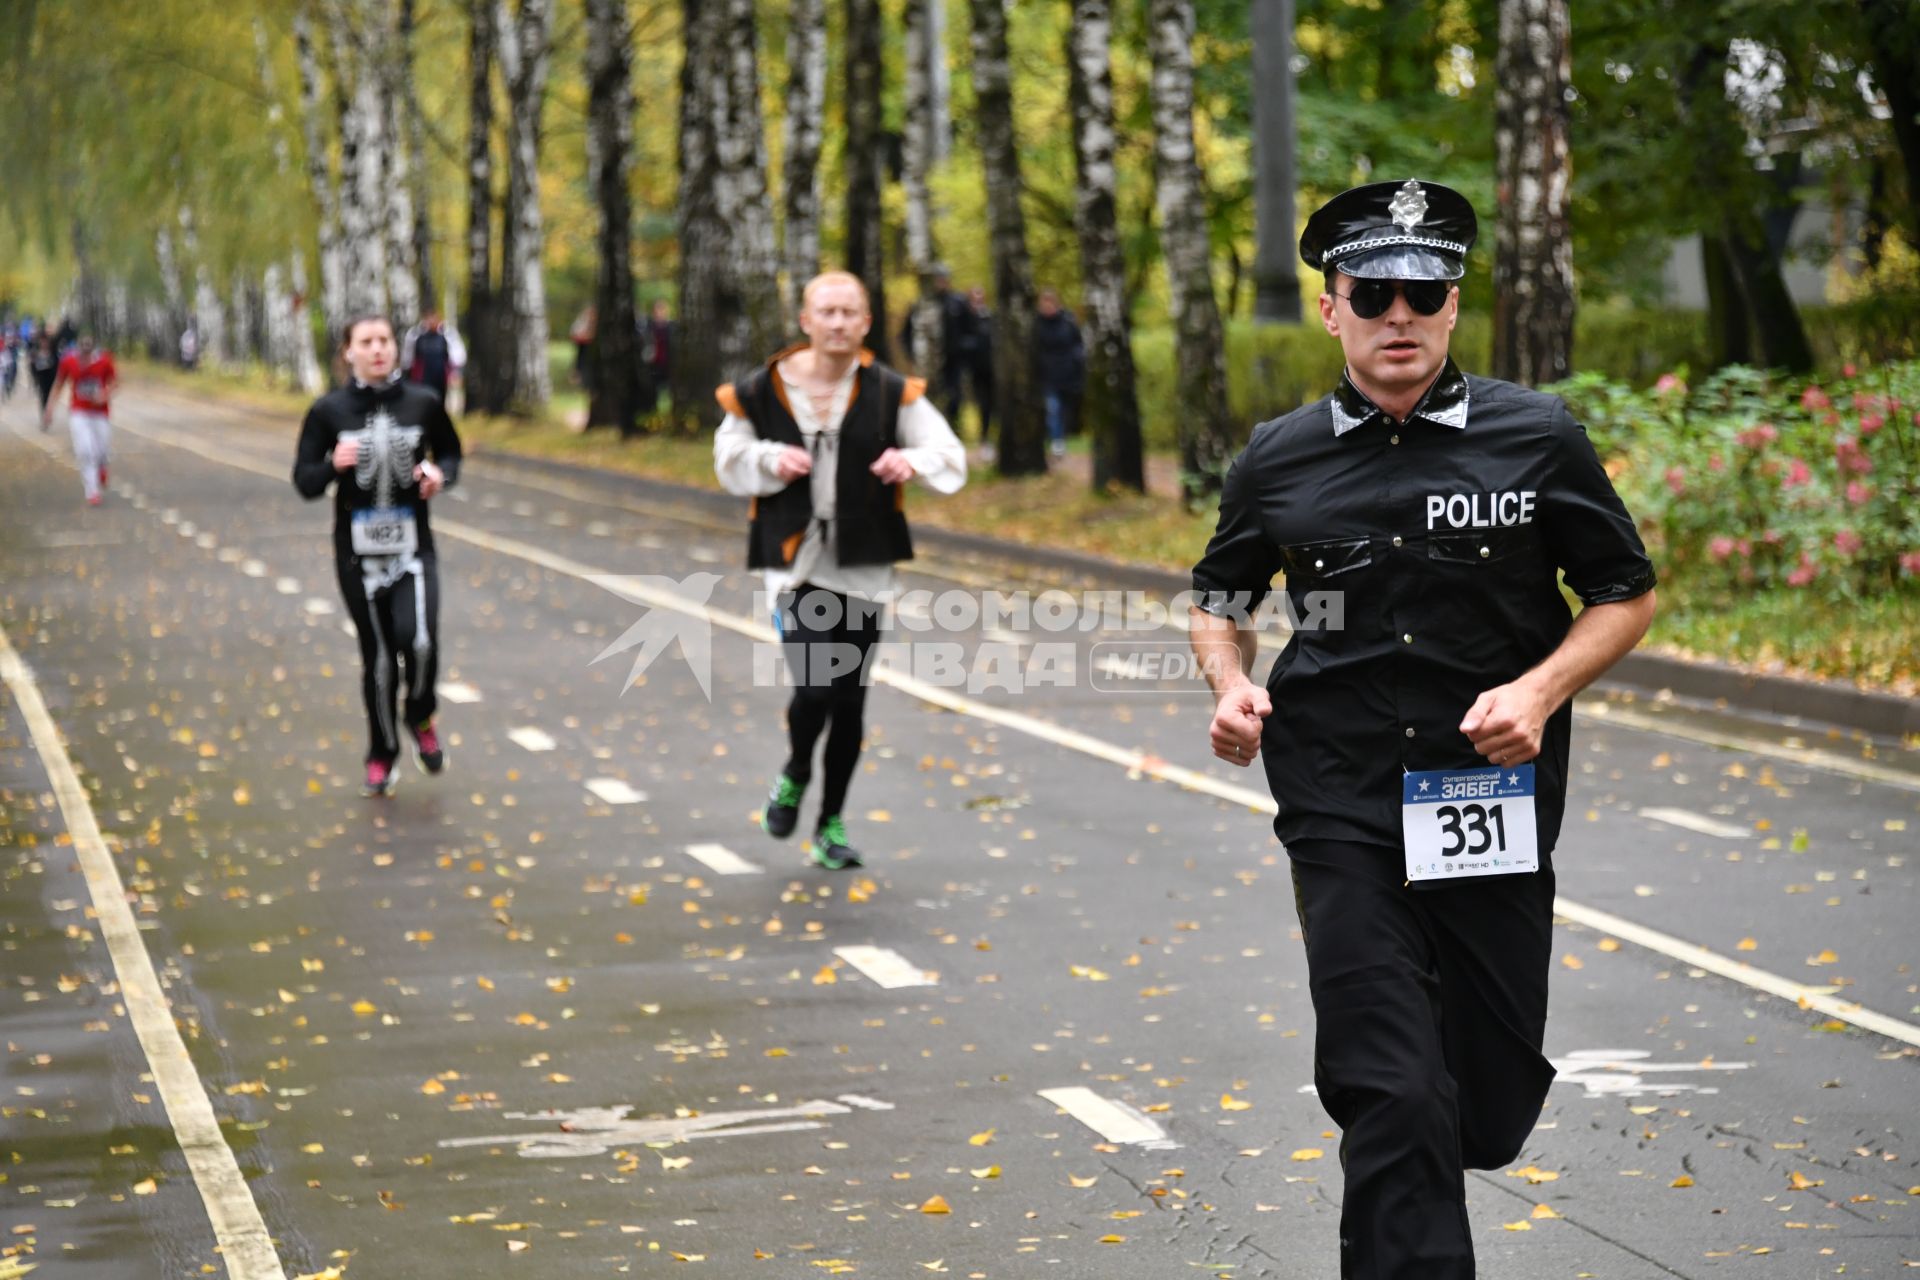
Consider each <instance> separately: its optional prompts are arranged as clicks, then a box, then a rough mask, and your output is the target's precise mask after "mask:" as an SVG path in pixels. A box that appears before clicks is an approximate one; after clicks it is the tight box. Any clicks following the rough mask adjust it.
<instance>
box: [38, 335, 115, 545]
mask: <svg viewBox="0 0 1920 1280" xmlns="http://www.w3.org/2000/svg"><path fill="white" fill-rule="evenodd" d="M119 381H120V375H119V374H118V373H117V372H116V371H115V370H114V367H113V356H112V355H111V354H110V353H108V352H105V351H101V350H99V349H97V348H96V347H95V346H94V345H93V335H92V334H90V333H83V334H81V335H80V341H79V342H78V343H76V344H75V345H74V348H73V350H72V351H69V352H67V354H66V355H65V356H64V357H62V358H61V360H60V369H59V371H58V372H57V373H55V374H54V378H53V395H52V396H51V397H49V399H48V403H47V407H46V408H45V409H43V410H41V418H40V421H41V425H42V426H45V425H46V424H47V422H48V421H50V420H51V418H52V416H53V400H54V399H57V398H58V397H59V395H60V388H61V387H62V386H65V385H66V384H68V383H71V384H72V385H73V405H72V407H71V408H70V409H69V410H68V412H67V426H68V428H69V429H70V430H71V431H72V432H73V456H74V459H75V460H76V461H77V462H79V464H80V483H81V485H82V486H83V487H84V488H85V489H86V493H87V504H88V505H89V506H95V507H97V506H99V505H100V494H101V491H102V490H103V489H105V488H106V487H107V444H108V439H109V437H110V436H111V434H112V428H111V427H110V426H109V425H108V423H107V406H108V401H109V400H110V399H111V398H112V396H113V388H114V386H115V384H117V383H118V382H119Z"/></svg>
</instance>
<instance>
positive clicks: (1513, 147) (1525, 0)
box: [1492, 0, 1574, 387]
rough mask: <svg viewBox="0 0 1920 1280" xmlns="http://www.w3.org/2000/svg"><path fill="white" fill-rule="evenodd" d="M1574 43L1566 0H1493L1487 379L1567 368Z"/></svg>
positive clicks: (1542, 377) (1556, 373)
mask: <svg viewBox="0 0 1920 1280" xmlns="http://www.w3.org/2000/svg"><path fill="white" fill-rule="evenodd" d="M1572 44H1573V41H1572V29H1571V20H1570V18H1569V17H1568V13H1567V0H1501V3H1500V52H1499V57H1498V59H1497V62H1496V65H1495V70H1494V85H1495V88H1494V126H1493V133H1494V149H1495V153H1496V157H1497V158H1496V161H1495V166H1496V171H1497V175H1498V187H1497V191H1496V196H1495V198H1496V200H1497V202H1498V216H1497V221H1496V224H1495V227H1494V250H1493V366H1492V368H1493V376H1494V377H1496V378H1504V379H1506V380H1507V381H1509V382H1518V383H1521V384H1522V385H1524V386H1530V387H1537V386H1541V385H1543V384H1545V383H1550V382H1558V381H1560V380H1561V379H1562V378H1565V377H1567V376H1569V375H1570V374H1571V373H1572V372H1573V308H1574V299H1573V237H1572V235H1571V233H1570V231H1569V229H1568V225H1567V206H1568V198H1569V189H1570V186H1571V182H1570V178H1571V166H1570V163H1569V159H1568V155H1567V125H1568V111H1567V86H1568V83H1569V79H1570V77H1571V75H1572Z"/></svg>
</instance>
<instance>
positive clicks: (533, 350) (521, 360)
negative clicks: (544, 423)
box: [494, 0, 553, 405]
mask: <svg viewBox="0 0 1920 1280" xmlns="http://www.w3.org/2000/svg"><path fill="white" fill-rule="evenodd" d="M494 22H495V25H496V26H497V28H498V35H499V42H500V43H499V53H500V66H501V69H502V71H503V72H504V73H505V79H506V82H507V109H508V113H509V119H508V122H507V219H508V220H509V221H510V222H511V223H512V224H513V227H512V231H513V235H512V243H513V253H512V261H510V262H508V263H506V273H507V289H508V297H509V300H510V302H509V305H510V307H511V309H512V313H513V323H512V329H513V344H512V345H513V351H512V353H511V359H512V360H513V365H514V379H513V383H514V398H515V399H516V400H518V401H519V402H520V403H521V404H523V405H544V404H545V403H547V401H548V400H550V399H551V398H552V396H553V378H552V374H551V372H550V370H549V368H548V365H547V285H546V277H545V275H544V274H543V259H544V257H545V249H546V225H545V222H544V221H543V219H542V215H541V210H540V109H541V106H542V104H543V102H544V101H545V98H546V85H547V69H548V65H549V62H550V53H551V44H552V35H553V8H552V5H551V4H550V2H549V0H520V11H519V13H518V15H517V16H516V15H514V14H512V13H510V12H509V11H508V9H507V2H506V0H499V4H498V7H497V9H496V10H495V17H494Z"/></svg>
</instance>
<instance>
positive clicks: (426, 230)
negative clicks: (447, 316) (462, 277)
mask: <svg viewBox="0 0 1920 1280" xmlns="http://www.w3.org/2000/svg"><path fill="white" fill-rule="evenodd" d="M414 7H415V6H414V0H400V15H399V19H398V22H397V23H396V31H397V33H398V37H399V40H398V45H397V47H396V49H395V54H396V56H397V61H398V64H399V80H398V84H399V91H400V92H399V97H398V98H397V100H396V104H397V108H398V109H399V110H400V111H401V112H402V113H403V114H404V123H403V124H402V127H401V129H400V133H399V136H400V137H401V138H402V139H403V141H404V145H405V147H406V151H407V171H408V173H409V174H410V175H411V178H412V185H411V200H412V203H413V237H412V238H413V264H414V279H415V281H416V283H415V290H416V292H417V293H418V295H419V298H420V305H421V307H422V308H423V309H431V308H433V307H434V305H435V304H434V299H435V298H437V297H439V288H438V285H439V280H438V278H437V277H436V276H435V274H434V270H433V216H432V215H433V209H432V204H433V202H432V199H431V196H430V193H429V188H428V182H427V126H426V120H425V118H424V117H423V116H422V114H421V111H420V91H419V82H418V81H417V80H416V79H415V73H414V39H413V33H414V28H415V26H416V25H417V23H416V21H415V15H414Z"/></svg>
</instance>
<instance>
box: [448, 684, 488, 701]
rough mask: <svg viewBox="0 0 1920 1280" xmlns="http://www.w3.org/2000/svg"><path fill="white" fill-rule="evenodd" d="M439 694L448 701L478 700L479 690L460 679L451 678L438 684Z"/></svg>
mask: <svg viewBox="0 0 1920 1280" xmlns="http://www.w3.org/2000/svg"><path fill="white" fill-rule="evenodd" d="M440 696H441V697H443V698H445V699H446V700H447V701H448V702H462V703H465V702H478V701H480V691H479V690H478V689H476V688H474V687H473V686H472V685H470V684H467V683H465V682H463V681H460V680H451V681H448V682H447V683H446V684H443V685H441V686H440Z"/></svg>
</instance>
